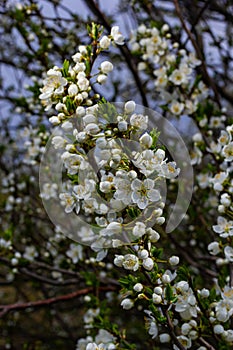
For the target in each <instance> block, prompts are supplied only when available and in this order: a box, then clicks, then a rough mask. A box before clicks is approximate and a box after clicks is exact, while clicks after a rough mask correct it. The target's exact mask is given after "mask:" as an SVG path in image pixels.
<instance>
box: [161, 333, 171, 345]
mask: <svg viewBox="0 0 233 350" xmlns="http://www.w3.org/2000/svg"><path fill="white" fill-rule="evenodd" d="M170 340H171V337H170V335H169V334H168V333H162V334H160V335H159V341H160V343H162V344H163V343H169V342H170Z"/></svg>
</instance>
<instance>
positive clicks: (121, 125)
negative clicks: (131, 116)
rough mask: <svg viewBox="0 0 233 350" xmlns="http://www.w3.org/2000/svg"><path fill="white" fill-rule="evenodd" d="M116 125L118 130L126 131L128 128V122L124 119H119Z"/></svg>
mask: <svg viewBox="0 0 233 350" xmlns="http://www.w3.org/2000/svg"><path fill="white" fill-rule="evenodd" d="M117 127H118V129H119V131H126V130H127V128H128V123H127V121H125V120H121V121H120V122H119V123H118V124H117Z"/></svg>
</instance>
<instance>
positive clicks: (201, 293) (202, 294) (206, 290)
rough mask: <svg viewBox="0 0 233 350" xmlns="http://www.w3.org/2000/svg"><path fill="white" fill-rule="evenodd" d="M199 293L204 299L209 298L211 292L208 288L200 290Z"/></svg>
mask: <svg viewBox="0 0 233 350" xmlns="http://www.w3.org/2000/svg"><path fill="white" fill-rule="evenodd" d="M198 293H199V294H200V296H201V297H202V298H208V297H209V295H210V292H209V290H208V289H206V288H203V289H201V290H199V291H198Z"/></svg>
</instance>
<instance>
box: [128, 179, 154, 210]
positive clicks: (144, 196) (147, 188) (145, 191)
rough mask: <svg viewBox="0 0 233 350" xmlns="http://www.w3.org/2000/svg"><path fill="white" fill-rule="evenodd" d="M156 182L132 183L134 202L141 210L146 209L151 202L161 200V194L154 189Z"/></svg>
mask: <svg viewBox="0 0 233 350" xmlns="http://www.w3.org/2000/svg"><path fill="white" fill-rule="evenodd" d="M153 187H154V181H153V180H151V179H146V180H143V181H141V180H139V179H135V180H133V181H132V184H131V189H132V191H133V192H132V196H131V198H132V201H133V202H134V203H136V204H137V206H138V207H139V208H140V209H145V208H146V207H147V206H148V204H149V203H150V202H157V201H158V200H159V199H160V193H159V191H158V190H155V189H154V188H153Z"/></svg>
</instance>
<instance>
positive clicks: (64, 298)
mask: <svg viewBox="0 0 233 350" xmlns="http://www.w3.org/2000/svg"><path fill="white" fill-rule="evenodd" d="M94 290H95V289H94V288H93V287H89V288H84V289H78V290H77V291H75V292H72V293H69V294H65V295H60V296H58V297H54V298H48V299H44V300H37V301H31V302H27V303H15V304H8V305H0V310H2V311H1V312H0V318H1V317H3V316H4V315H6V314H7V313H8V312H10V311H15V310H26V309H28V308H37V307H42V306H50V305H52V304H55V303H59V302H64V301H67V300H71V299H74V298H77V297H79V296H82V295H86V294H88V293H91V292H93V291H94ZM99 290H100V291H114V290H116V287H113V286H107V287H99Z"/></svg>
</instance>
